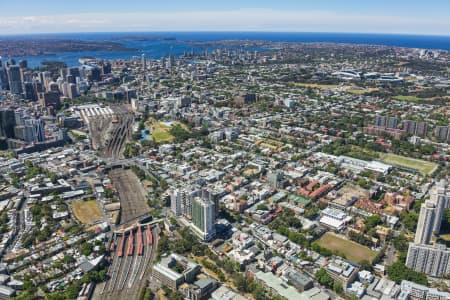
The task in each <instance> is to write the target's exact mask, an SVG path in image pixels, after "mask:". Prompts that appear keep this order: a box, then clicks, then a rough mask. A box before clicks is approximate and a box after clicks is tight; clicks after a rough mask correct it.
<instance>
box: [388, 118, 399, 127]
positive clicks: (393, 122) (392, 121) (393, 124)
mask: <svg viewBox="0 0 450 300" xmlns="http://www.w3.org/2000/svg"><path fill="white" fill-rule="evenodd" d="M397 125H398V119H397V118H396V117H388V118H387V120H386V127H387V128H393V129H396V128H397Z"/></svg>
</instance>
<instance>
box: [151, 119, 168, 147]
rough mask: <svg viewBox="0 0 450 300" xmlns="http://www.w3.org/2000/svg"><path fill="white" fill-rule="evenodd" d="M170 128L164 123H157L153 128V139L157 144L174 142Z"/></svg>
mask: <svg viewBox="0 0 450 300" xmlns="http://www.w3.org/2000/svg"><path fill="white" fill-rule="evenodd" d="M169 131H170V126H168V125H166V124H164V123H163V122H155V123H153V126H152V137H153V139H154V140H155V142H157V143H160V142H172V141H173V136H172V135H171V134H170V132H169Z"/></svg>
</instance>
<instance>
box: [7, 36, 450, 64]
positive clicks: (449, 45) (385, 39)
mask: <svg viewBox="0 0 450 300" xmlns="http://www.w3.org/2000/svg"><path fill="white" fill-rule="evenodd" d="M129 36H132V37H163V38H173V39H175V40H166V39H155V40H117V41H116V42H120V43H122V44H124V45H126V46H128V47H131V48H136V49H138V50H136V51H82V52H57V53H47V54H45V55H39V56H25V57H15V58H16V59H27V60H28V64H29V66H30V67H37V66H39V65H40V63H41V62H42V61H44V60H51V61H63V62H65V63H66V64H67V65H68V66H77V65H79V62H78V59H79V58H80V57H83V56H93V57H96V58H101V59H128V58H131V57H132V56H140V55H141V54H142V53H145V54H146V55H147V57H149V58H155V59H157V58H161V57H164V56H167V55H168V54H169V53H172V54H173V55H174V56H179V55H182V54H183V53H184V52H185V51H188V52H189V51H192V50H194V51H195V52H196V53H198V52H201V51H205V50H207V51H212V50H214V49H216V48H217V47H206V46H204V47H198V46H193V45H192V43H191V42H196V41H219V40H261V41H273V42H306V43H311V42H330V43H349V44H367V45H386V46H399V47H407V48H422V49H441V50H447V51H450V36H424V35H400V34H361V33H307V32H302V33H300V32H298V33H286V32H284V33H283V32H151V33H142V32H134V33H133V32H127V33H71V34H40V35H21V36H19V37H21V38H24V39H25V38H28V37H52V38H71V39H79V40H103V41H111V40H115V39H117V38H121V37H129ZM249 50H254V49H249Z"/></svg>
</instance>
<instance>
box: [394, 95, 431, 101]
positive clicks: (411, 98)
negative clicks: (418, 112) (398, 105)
mask: <svg viewBox="0 0 450 300" xmlns="http://www.w3.org/2000/svg"><path fill="white" fill-rule="evenodd" d="M392 99H394V100H399V101H408V102H423V101H431V100H433V99H431V98H419V97H417V96H404V95H397V96H393V97H392Z"/></svg>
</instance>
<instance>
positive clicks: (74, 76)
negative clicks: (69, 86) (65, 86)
mask: <svg viewBox="0 0 450 300" xmlns="http://www.w3.org/2000/svg"><path fill="white" fill-rule="evenodd" d="M69 75H71V76H72V81H69V83H77V77H81V75H80V69H79V68H77V67H73V68H69Z"/></svg>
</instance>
